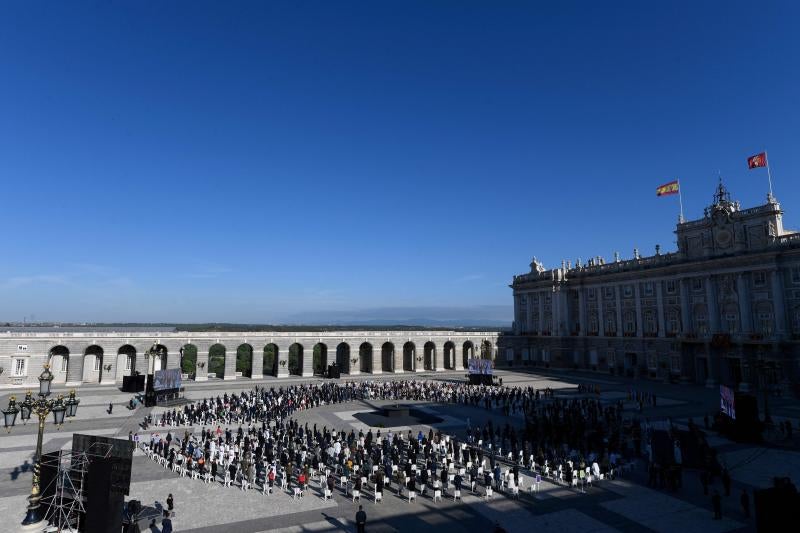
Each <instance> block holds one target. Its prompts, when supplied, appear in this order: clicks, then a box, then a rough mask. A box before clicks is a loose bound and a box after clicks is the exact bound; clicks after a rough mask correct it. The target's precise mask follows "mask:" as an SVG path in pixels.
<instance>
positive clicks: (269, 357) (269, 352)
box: [264, 344, 278, 376]
mask: <svg viewBox="0 0 800 533" xmlns="http://www.w3.org/2000/svg"><path fill="white" fill-rule="evenodd" d="M277 358H278V353H277V350H276V349H275V345H274V344H267V345H266V346H264V375H272V376H274V375H275V374H276V369H275V366H276V365H275V363H276V361H277Z"/></svg>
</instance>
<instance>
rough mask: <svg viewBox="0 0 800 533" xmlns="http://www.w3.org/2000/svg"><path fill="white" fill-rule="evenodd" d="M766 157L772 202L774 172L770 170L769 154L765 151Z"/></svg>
mask: <svg viewBox="0 0 800 533" xmlns="http://www.w3.org/2000/svg"><path fill="white" fill-rule="evenodd" d="M764 157H765V158H766V160H767V180H768V181H769V200H770V201H772V199H773V198H774V197H773V196H772V171H771V170H770V169H769V154H768V153H767V151H766V150H764Z"/></svg>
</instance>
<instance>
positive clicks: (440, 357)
mask: <svg viewBox="0 0 800 533" xmlns="http://www.w3.org/2000/svg"><path fill="white" fill-rule="evenodd" d="M528 298H530V296H528ZM530 304H531V303H530V302H528V306H529V307H530ZM528 316H530V313H528ZM433 369H434V370H436V371H437V372H444V344H437V345H436V351H435V352H434V354H433Z"/></svg>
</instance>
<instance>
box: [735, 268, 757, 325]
mask: <svg viewBox="0 0 800 533" xmlns="http://www.w3.org/2000/svg"><path fill="white" fill-rule="evenodd" d="M748 278H749V276H745V275H744V274H743V273H742V272H739V274H738V275H737V276H736V288H737V289H738V291H737V292H738V294H739V320H740V321H741V323H742V333H743V334H745V335H750V334H751V333H752V332H753V318H752V316H751V315H752V311H751V307H750V285H749V283H748Z"/></svg>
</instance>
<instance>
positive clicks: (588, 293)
mask: <svg viewBox="0 0 800 533" xmlns="http://www.w3.org/2000/svg"><path fill="white" fill-rule="evenodd" d="M586 297H587V298H589V299H590V300H592V301H594V299H595V292H594V289H586Z"/></svg>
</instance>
